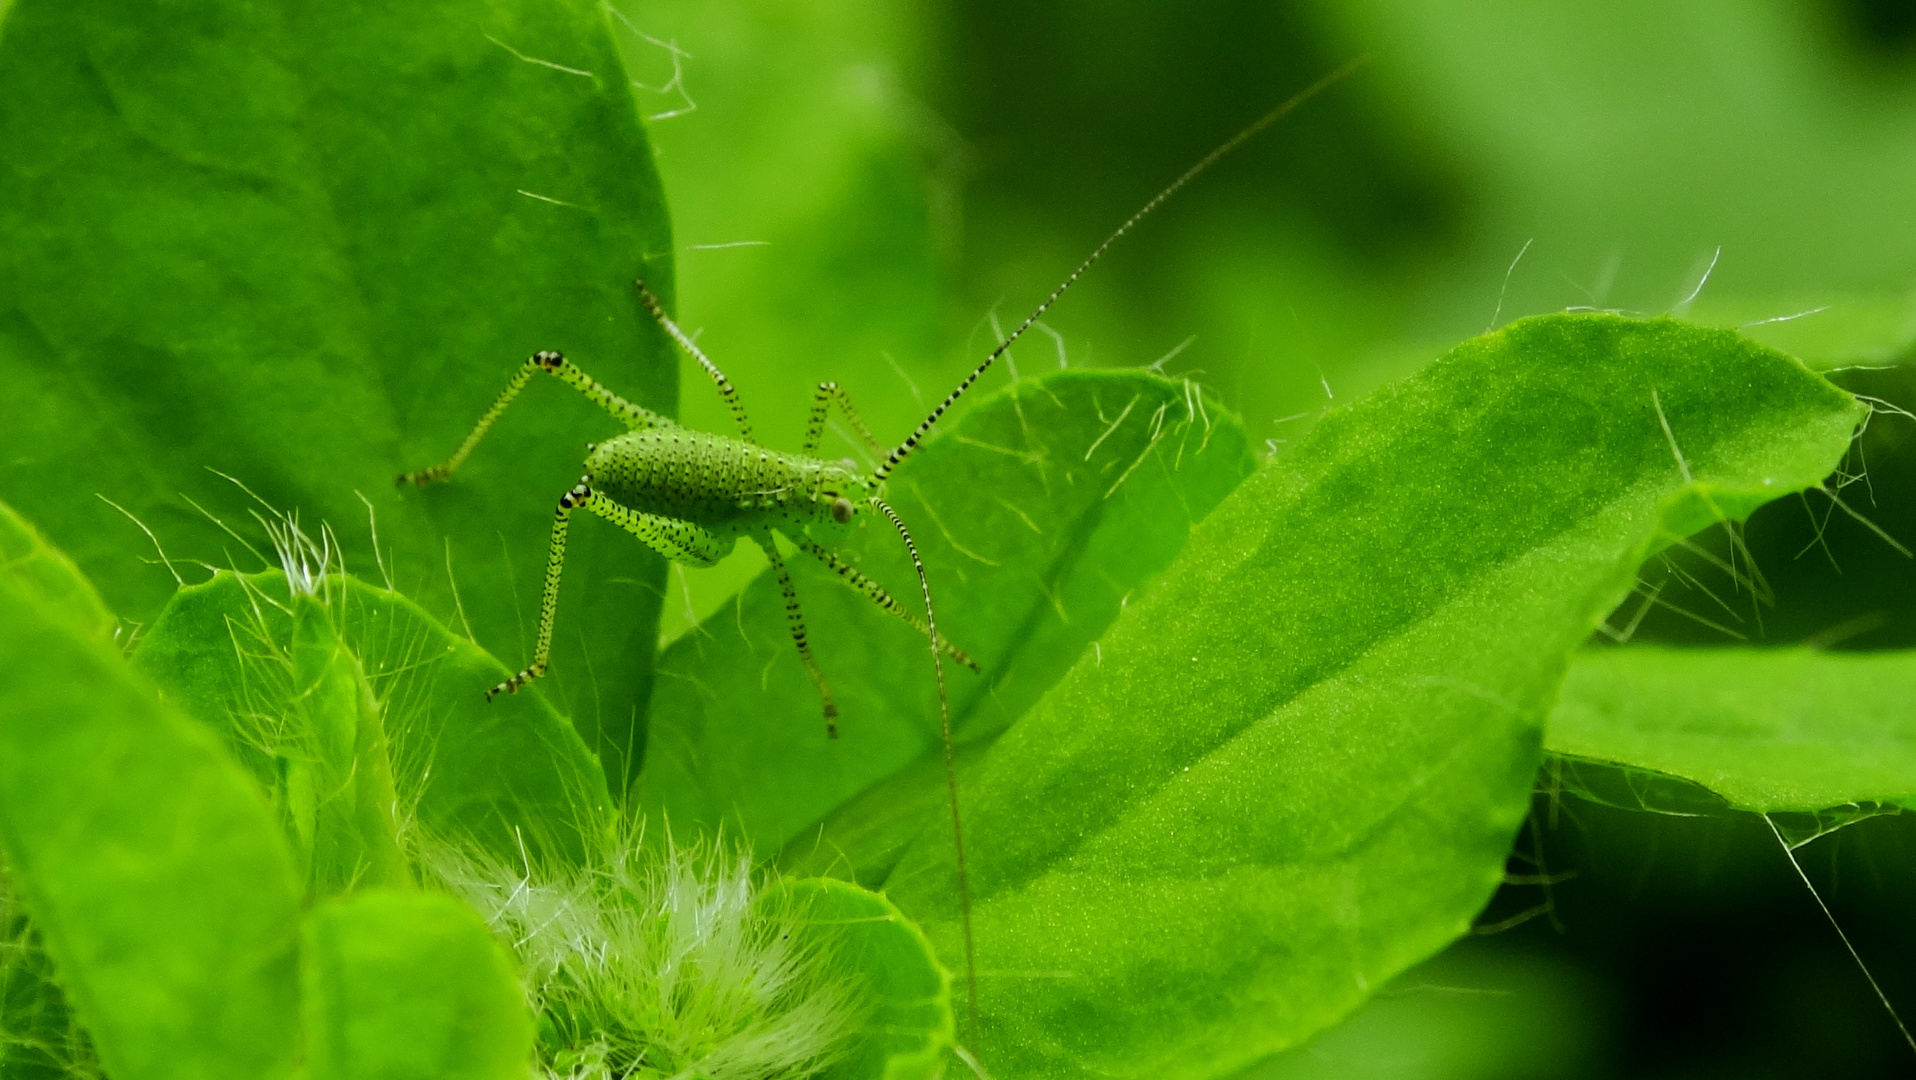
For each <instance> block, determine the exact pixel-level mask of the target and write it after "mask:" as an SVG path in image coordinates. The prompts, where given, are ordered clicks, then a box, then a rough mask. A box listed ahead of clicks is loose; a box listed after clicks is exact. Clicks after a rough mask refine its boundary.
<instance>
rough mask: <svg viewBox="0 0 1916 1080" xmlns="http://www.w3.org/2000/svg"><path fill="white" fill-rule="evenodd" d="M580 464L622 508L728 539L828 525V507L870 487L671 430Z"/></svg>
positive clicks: (838, 469)
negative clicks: (771, 529) (769, 528)
mask: <svg viewBox="0 0 1916 1080" xmlns="http://www.w3.org/2000/svg"><path fill="white" fill-rule="evenodd" d="M585 464H586V478H587V482H588V483H589V484H590V485H591V486H592V488H593V490H595V491H599V492H602V493H604V494H605V495H606V496H607V497H608V498H611V499H613V500H614V501H616V502H618V503H620V504H621V505H624V506H626V507H629V508H631V509H633V510H637V511H640V512H641V513H646V514H657V515H659V516H660V517H668V518H673V519H676V520H679V521H687V522H691V523H693V524H696V525H700V526H703V527H704V528H707V529H710V530H712V531H713V532H717V533H721V534H730V535H734V536H740V535H746V534H750V533H755V532H759V531H762V530H763V529H764V528H765V527H767V526H783V527H788V528H791V527H802V526H805V525H809V524H812V523H825V522H828V521H829V520H830V514H831V504H832V503H833V501H835V500H836V499H838V498H839V497H840V496H841V495H846V494H851V495H853V497H857V496H858V495H861V494H863V493H864V492H863V490H862V489H863V488H865V487H867V486H869V485H870V482H869V481H866V480H864V479H863V478H862V477H859V476H857V474H855V473H853V472H852V471H851V470H849V469H847V468H845V467H844V466H842V465H839V464H837V463H834V462H826V461H821V460H819V459H817V458H811V457H805V456H802V455H798V454H786V453H780V452H779V451H776V450H770V449H767V448H765V447H762V446H755V445H753V444H751V443H747V442H741V441H739V440H738V439H733V438H727V437H726V436H723V435H713V434H710V433H708V432H703V431H693V430H691V429H689V428H684V427H680V426H678V425H676V424H674V425H671V426H668V427H657V428H649V429H645V430H640V431H630V432H627V433H625V434H623V435H619V436H616V437H614V438H611V439H608V440H606V441H605V442H602V443H600V444H598V445H597V446H596V447H594V448H593V450H592V453H591V454H590V455H589V456H588V457H587V458H586V463H585Z"/></svg>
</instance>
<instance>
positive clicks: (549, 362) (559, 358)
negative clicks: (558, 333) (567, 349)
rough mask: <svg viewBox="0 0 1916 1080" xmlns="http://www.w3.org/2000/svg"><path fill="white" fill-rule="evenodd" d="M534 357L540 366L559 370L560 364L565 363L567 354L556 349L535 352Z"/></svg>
mask: <svg viewBox="0 0 1916 1080" xmlns="http://www.w3.org/2000/svg"><path fill="white" fill-rule="evenodd" d="M532 358H533V359H534V360H535V361H537V362H538V364H539V366H540V367H542V368H545V369H546V370H547V371H557V370H559V365H560V364H563V363H565V354H564V353H561V352H559V351H558V350H556V349H548V350H546V351H544V352H536V353H533V354H532Z"/></svg>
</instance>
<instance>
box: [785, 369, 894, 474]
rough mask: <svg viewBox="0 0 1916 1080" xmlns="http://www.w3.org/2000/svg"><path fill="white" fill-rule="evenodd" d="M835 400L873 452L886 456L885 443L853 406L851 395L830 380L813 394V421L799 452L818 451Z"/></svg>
mask: <svg viewBox="0 0 1916 1080" xmlns="http://www.w3.org/2000/svg"><path fill="white" fill-rule="evenodd" d="M834 401H836V402H838V408H839V410H840V411H842V412H843V413H844V414H845V421H846V422H847V423H849V424H850V425H851V426H852V430H853V431H856V432H857V433H858V437H859V438H861V439H863V440H865V445H866V446H869V447H871V450H872V453H874V454H877V455H878V456H879V457H883V456H885V444H884V443H881V442H879V441H878V439H877V438H876V437H875V436H873V435H872V431H871V429H870V428H868V427H866V426H865V421H864V418H863V417H860V416H859V415H858V410H857V409H854V408H852V399H851V396H850V395H848V394H846V393H845V390H844V388H843V387H841V386H839V385H838V384H837V383H835V382H829V381H828V382H822V383H819V384H818V389H817V391H815V392H814V393H813V394H812V418H811V423H809V424H808V425H806V428H805V444H804V445H803V446H801V447H800V448H799V452H800V453H805V454H811V453H816V452H817V451H818V443H819V440H820V439H823V438H824V437H825V411H826V410H827V409H829V408H830V407H831V404H832V402H834Z"/></svg>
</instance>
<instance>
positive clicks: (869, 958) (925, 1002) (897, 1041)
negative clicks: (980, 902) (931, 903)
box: [759, 878, 953, 1080]
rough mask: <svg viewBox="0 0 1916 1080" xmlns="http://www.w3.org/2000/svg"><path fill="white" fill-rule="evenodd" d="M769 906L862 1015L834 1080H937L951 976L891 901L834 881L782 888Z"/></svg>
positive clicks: (768, 897)
mask: <svg viewBox="0 0 1916 1080" xmlns="http://www.w3.org/2000/svg"><path fill="white" fill-rule="evenodd" d="M759 903H760V905H762V906H765V907H768V908H770V909H771V910H773V911H774V912H778V913H780V915H779V917H780V918H789V919H790V920H791V921H792V922H793V923H794V925H796V926H797V928H798V930H797V932H798V934H799V936H800V938H801V942H800V945H801V947H802V948H806V949H816V955H818V956H820V957H822V958H823V959H824V965H825V966H824V968H823V970H821V971H819V972H817V973H815V977H817V978H819V979H822V980H843V981H844V982H845V983H846V984H847V988H848V990H849V991H850V995H851V999H852V1004H851V1008H853V1009H856V1010H858V1012H859V1014H860V1015H859V1021H858V1027H857V1034H855V1035H854V1036H853V1039H852V1045H851V1048H850V1049H849V1050H848V1051H847V1052H846V1054H845V1056H844V1057H841V1058H839V1059H838V1060H837V1061H835V1062H834V1063H833V1064H832V1065H831V1066H830V1067H829V1068H827V1069H826V1070H825V1071H824V1072H823V1073H821V1074H820V1075H821V1076H823V1077H825V1078H826V1080H865V1078H883V1080H918V1078H921V1077H922V1078H924V1080H934V1078H936V1077H938V1076H941V1075H943V1070H944V1066H945V1055H946V1052H947V1050H948V1048H949V1047H950V1046H951V1039H952V1028H953V1024H952V1016H951V976H950V975H949V974H947V973H946V971H945V969H944V968H942V967H940V966H939V964H938V961H937V959H936V958H935V957H934V956H933V955H932V952H931V942H929V941H926V940H925V935H924V932H923V931H921V930H919V929H918V927H916V926H914V925H913V924H912V922H911V920H909V919H907V918H905V916H904V915H903V914H901V913H900V912H899V910H898V909H897V908H895V907H893V906H892V904H891V902H890V901H888V900H886V899H885V898H884V897H882V896H880V895H878V894H877V893H874V892H868V891H866V890H864V889H861V888H859V887H858V886H856V885H852V884H849V883H847V882H843V881H834V880H831V879H829V878H799V879H791V880H786V881H783V882H780V883H779V884H778V885H776V886H774V887H773V888H771V889H769V890H767V891H766V892H765V893H764V895H762V896H761V897H760V898H759Z"/></svg>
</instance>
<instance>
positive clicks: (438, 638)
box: [134, 571, 611, 864]
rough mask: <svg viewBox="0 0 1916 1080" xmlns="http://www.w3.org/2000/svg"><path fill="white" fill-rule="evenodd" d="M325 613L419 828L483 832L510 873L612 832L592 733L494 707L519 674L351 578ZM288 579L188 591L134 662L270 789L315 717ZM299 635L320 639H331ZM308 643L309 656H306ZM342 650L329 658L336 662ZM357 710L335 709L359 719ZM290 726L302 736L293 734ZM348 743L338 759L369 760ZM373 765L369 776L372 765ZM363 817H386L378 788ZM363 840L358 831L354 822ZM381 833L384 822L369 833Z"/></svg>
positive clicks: (478, 837) (541, 713) (536, 704)
mask: <svg viewBox="0 0 1916 1080" xmlns="http://www.w3.org/2000/svg"><path fill="white" fill-rule="evenodd" d="M325 587H326V589H327V590H328V594H329V596H330V600H329V610H328V612H327V613H328V615H329V617H330V622H331V623H332V624H333V625H336V626H337V634H338V640H339V642H340V644H341V646H342V647H343V648H344V650H345V651H346V653H347V654H349V655H346V656H343V657H339V658H338V659H334V660H332V661H330V662H334V663H338V662H343V661H344V660H348V659H349V660H351V661H352V662H354V663H356V664H357V666H358V668H359V669H360V670H361V671H363V672H364V674H365V678H366V680H367V682H368V684H369V688H370V690H371V693H372V695H373V696H374V698H375V699H376V700H377V702H378V703H379V706H380V715H379V716H378V725H379V726H383V733H378V734H375V733H373V732H372V731H370V727H371V726H372V724H371V722H370V721H368V722H367V727H365V728H361V729H360V730H365V731H367V733H368V735H369V737H375V738H376V737H380V735H383V739H384V740H385V741H386V742H387V743H388V744H389V746H390V751H389V755H382V756H389V760H390V762H391V766H390V767H391V770H392V774H393V775H392V779H391V783H392V785H393V787H394V788H395V789H396V791H397V794H398V797H399V804H400V806H401V807H404V808H408V809H409V810H410V812H411V813H412V814H413V815H415V816H416V818H417V820H418V823H419V824H420V825H421V826H423V827H424V828H426V829H427V830H428V831H431V832H433V833H435V834H438V835H440V836H442V837H446V838H460V839H466V838H470V839H471V840H473V841H476V842H477V843H479V844H481V845H482V846H483V847H484V848H485V849H486V850H487V851H489V852H491V853H492V854H493V855H494V856H495V857H497V858H501V859H506V860H508V861H509V862H511V863H513V864H517V862H518V861H519V860H520V859H521V857H522V855H523V854H524V851H525V848H522V846H521V845H522V844H524V845H529V846H530V847H531V848H532V849H534V850H538V851H542V852H546V851H549V852H552V853H554V854H558V855H561V856H565V857H569V858H571V859H575V860H576V859H578V858H580V857H582V856H583V855H584V853H585V852H586V851H587V850H590V849H591V847H592V845H593V844H594V843H595V842H596V837H597V836H598V835H599V834H600V833H601V832H603V831H604V830H605V829H606V828H608V827H609V821H610V816H611V797H610V795H609V794H608V793H607V791H606V788H605V779H604V774H603V773H602V772H601V771H600V770H599V768H598V764H597V762H595V761H594V760H593V757H592V753H591V751H589V750H587V749H586V748H585V745H584V744H583V743H582V742H581V741H580V739H579V736H578V734H577V733H576V732H574V731H573V730H572V728H571V727H570V726H569V725H568V724H566V722H565V720H564V718H562V717H560V716H559V715H558V714H557V713H556V712H554V711H553V709H552V707H551V706H550V705H548V704H547V703H546V702H545V700H544V699H542V698H540V697H539V696H538V695H536V694H518V695H507V696H501V697H499V698H497V699H495V700H493V701H487V700H486V699H485V690H486V688H488V687H490V686H493V685H495V684H497V683H498V682H499V681H500V680H501V679H503V678H504V677H505V675H506V669H505V668H504V667H503V666H502V665H501V664H500V663H499V661H497V660H495V659H493V658H492V657H491V656H489V655H488V654H487V653H486V652H485V651H484V650H483V649H480V648H479V647H478V646H477V645H474V644H473V643H472V642H471V641H469V640H467V639H465V638H461V637H457V636H454V635H453V634H452V633H451V632H450V631H448V630H447V629H446V628H445V627H443V626H441V625H439V624H438V623H437V622H435V621H434V620H433V619H432V617H431V616H429V615H427V614H426V613H425V612H424V611H422V610H420V609H419V607H418V606H417V605H415V604H413V603H412V602H411V601H410V600H408V599H406V598H405V597H403V596H400V595H399V594H397V593H393V592H389V591H386V590H384V589H380V588H377V587H375V586H372V585H368V584H366V583H365V582H362V581H359V580H358V579H356V578H353V577H350V576H334V577H330V578H328V579H326V585H325ZM287 606H294V607H295V608H296V609H297V610H300V611H301V612H302V614H303V613H304V610H305V609H304V606H303V605H292V604H290V598H289V596H288V593H287V588H286V579H285V577H284V575H283V574H281V573H280V572H278V571H273V572H271V573H266V574H255V575H246V576H239V575H234V574H226V573H222V574H219V575H218V576H216V577H214V578H213V580H211V581H209V582H207V583H206V584H204V585H194V586H188V587H186V588H183V589H181V590H180V591H179V594H178V595H177V596H175V597H174V599H173V602H172V603H170V604H168V605H167V607H166V610H165V611H164V612H163V613H162V614H161V616H160V619H159V621H158V622H156V623H155V624H154V625H153V628H152V629H151V630H150V631H149V632H148V633H147V635H146V636H145V637H144V638H143V639H141V642H140V647H139V651H138V652H137V653H135V655H134V663H135V665H136V666H137V667H139V668H141V669H142V670H144V671H145V672H146V673H147V674H149V675H151V676H152V677H153V679H154V680H155V681H156V682H157V683H158V684H159V685H160V687H161V688H162V690H163V691H164V692H165V693H166V694H167V695H168V696H169V697H171V698H173V699H174V700H176V701H177V702H178V703H179V705H180V706H181V707H182V708H184V709H185V711H186V712H187V713H188V714H189V715H191V716H193V717H194V718H196V719H198V720H199V721H200V722H201V723H203V724H205V725H207V726H208V727H209V728H211V729H212V730H214V731H218V732H221V733H222V734H223V735H224V737H225V738H226V739H227V741H228V743H229V745H231V746H232V747H233V749H234V750H235V752H237V753H238V754H240V755H241V757H242V760H244V761H245V762H246V763H247V765H248V766H249V767H250V768H251V769H252V771H253V774H254V776H255V777H256V779H257V780H258V781H259V783H260V784H261V785H262V786H263V787H264V788H265V789H266V790H269V791H272V790H286V789H285V788H283V786H282V769H283V767H284V765H283V759H282V757H281V756H280V751H281V750H282V749H283V748H294V749H297V748H298V747H301V746H304V745H305V739H306V738H307V736H306V735H305V734H303V733H302V732H300V731H299V730H298V728H299V726H300V725H303V724H307V723H309V722H317V720H316V719H313V718H314V717H315V716H316V715H317V714H316V711H315V710H314V709H313V708H312V704H311V702H310V701H309V695H302V694H301V693H299V692H298V689H297V688H298V687H299V686H301V685H305V684H302V683H299V682H297V681H296V679H297V676H298V667H299V659H300V655H301V653H300V649H301V646H300V641H299V637H298V635H299V630H298V629H297V628H296V626H295V619H294V617H293V616H292V615H291V614H289V613H288V611H287V610H286V607H287ZM300 626H301V627H303V628H304V629H305V632H306V633H307V634H310V635H315V636H317V635H321V634H324V633H325V630H324V629H322V628H318V627H313V626H310V625H308V624H307V623H305V622H304V620H303V619H302V620H301V621H300ZM308 647H311V646H308ZM328 655H332V654H328ZM355 707H356V706H355V704H354V703H353V702H351V701H348V702H345V703H342V704H340V705H339V707H338V709H336V710H333V711H332V712H329V713H326V714H324V715H325V716H328V717H332V718H333V719H334V721H335V722H340V723H344V722H345V721H346V719H348V718H346V717H345V710H348V709H352V708H355ZM288 724H291V725H292V726H293V729H292V730H290V731H289V730H288V729H287V727H286V725H288ZM370 752H371V748H370V747H369V746H354V745H352V744H350V743H349V744H346V745H343V746H340V747H339V748H338V749H337V751H336V753H337V754H339V755H344V756H341V757H338V758H337V759H336V760H340V761H345V760H348V759H354V760H357V759H358V758H360V757H364V756H366V755H369V754H370ZM376 767H377V763H376V762H372V763H369V764H367V765H365V766H362V770H364V769H374V768H376ZM367 779H368V780H369V786H367V787H365V788H364V791H365V793H366V795H367V796H368V801H362V802H360V803H358V804H357V805H358V806H359V807H360V811H361V812H362V813H371V814H375V815H376V814H377V806H376V804H377V802H378V798H377V788H378V787H379V783H378V782H376V781H370V778H367ZM340 824H341V827H342V828H345V829H347V830H348V831H351V830H352V829H355V828H359V827H361V826H355V825H352V824H351V823H350V822H341V823H340ZM363 827H364V828H365V829H366V831H367V833H368V834H369V835H373V836H377V835H378V830H379V826H378V825H377V823H376V822H368V823H365V824H364V826H363Z"/></svg>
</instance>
